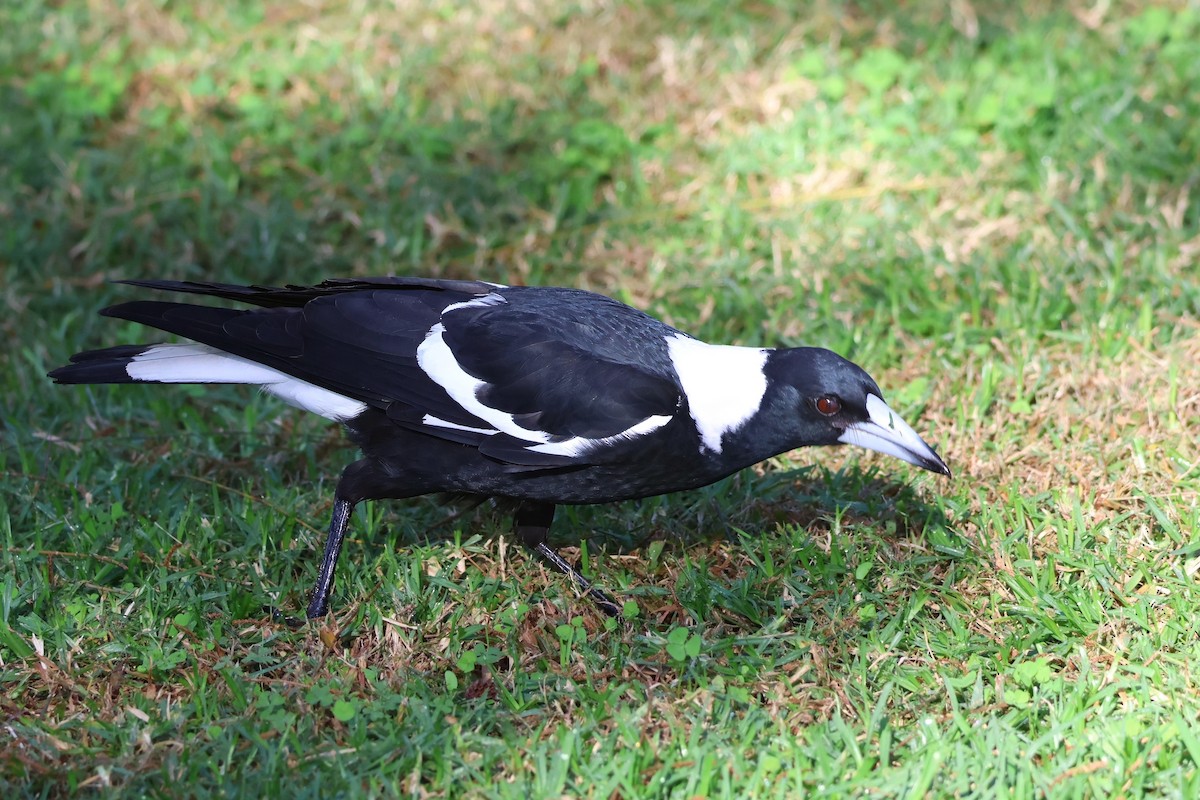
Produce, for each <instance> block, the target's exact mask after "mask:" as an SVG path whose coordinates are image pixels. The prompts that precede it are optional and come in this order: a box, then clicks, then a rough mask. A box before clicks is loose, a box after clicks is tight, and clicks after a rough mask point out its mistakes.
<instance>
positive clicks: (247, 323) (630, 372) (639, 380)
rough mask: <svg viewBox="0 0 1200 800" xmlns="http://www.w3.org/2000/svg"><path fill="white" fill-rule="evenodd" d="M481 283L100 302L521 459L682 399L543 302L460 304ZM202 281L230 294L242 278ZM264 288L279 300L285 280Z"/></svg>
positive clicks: (565, 460) (572, 446)
mask: <svg viewBox="0 0 1200 800" xmlns="http://www.w3.org/2000/svg"><path fill="white" fill-rule="evenodd" d="M476 286H479V284H471V285H470V289H471V290H470V291H463V290H462V289H459V287H458V286H454V287H453V288H441V287H439V288H437V289H430V288H428V287H424V288H415V287H414V288H412V289H411V290H406V291H395V290H394V288H393V287H386V288H385V287H379V286H371V287H362V286H360V287H357V288H356V289H355V290H350V291H347V290H344V289H343V290H341V291H333V292H330V293H327V294H319V295H317V296H315V297H310V298H308V299H307V301H306V302H305V303H304V304H303V305H302V306H299V307H289V304H286V303H284V302H274V303H270V304H268V303H266V302H263V303H260V304H261V305H264V306H267V307H265V308H262V309H257V310H249V311H242V310H234V309H224V308H213V307H206V306H196V305H191V304H181V303H163V302H148V301H140V302H132V303H125V304H122V305H119V306H114V307H113V308H110V309H106V310H105V312H104V313H105V314H107V315H109V316H115V317H119V318H122V319H128V320H132V321H135V322H140V323H143V324H146V325H150V326H152V327H156V328H159V329H161V330H166V331H169V332H171V333H175V334H178V335H180V336H184V337H187V338H189V339H193V340H195V341H197V342H200V343H202V344H206V345H209V346H211V347H215V348H217V349H219V350H222V351H225V352H227V353H231V354H233V355H236V356H239V357H242V358H245V359H249V360H251V361H254V362H257V363H260V364H263V365H266V366H268V367H271V368H273V369H276V370H278V371H280V372H283V373H285V374H287V375H290V376H293V377H295V378H298V379H300V380H302V381H306V382H307V383H311V384H313V385H315V386H319V387H322V388H324V389H328V390H330V391H332V392H335V393H337V394H339V395H343V396H345V397H348V398H353V399H355V400H358V401H360V402H363V403H366V404H367V405H369V406H373V407H375V408H377V409H380V410H382V411H384V412H385V413H386V414H387V416H388V417H389V418H390V419H391V420H392V421H393V422H395V423H396V424H400V425H403V426H405V427H408V428H411V429H415V430H420V431H422V432H425V433H428V434H431V435H434V436H438V437H440V438H443V439H448V440H450V441H455V442H459V443H462V444H468V445H472V446H475V447H478V448H479V449H480V451H481V452H482V453H483V454H485V455H487V456H488V457H491V458H493V459H496V460H498V461H503V462H506V463H510V464H514V465H523V466H534V467H558V466H572V465H578V464H583V463H588V461H587V454H588V453H589V452H591V451H593V450H594V449H595V448H596V447H597V445H598V444H603V443H604V442H605V441H606V440H608V441H611V440H613V439H614V438H632V437H636V436H638V435H641V434H643V433H648V432H650V431H651V430H654V429H656V428H657V427H660V426H661V425H664V424H666V422H667V421H668V419H669V417H670V415H673V414H674V413H675V412H676V410H677V409H678V408H679V406H680V402H681V401H680V391H679V388H678V386H677V385H676V383H675V381H674V380H672V379H671V378H670V377H669V376H668V375H664V374H656V373H654V372H652V371H648V370H646V369H644V368H642V367H639V366H637V365H635V364H626V363H620V362H618V361H614V360H612V358H611V355H612V354H611V353H601V354H597V353H595V352H590V351H589V348H588V347H587V346H586V342H584V341H582V340H580V339H579V337H578V336H576V337H575V338H574V339H573V340H571V339H568V340H564V339H563V338H562V337H561V334H560V331H561V327H562V326H561V325H560V324H558V323H557V322H556V321H555V320H553V319H547V318H546V317H545V316H544V315H542V314H533V313H521V312H520V311H518V312H517V313H507V314H506V313H503V311H504V310H505V309H502V308H499V307H497V308H496V309H494V311H495V313H490V314H477V313H462V314H460V313H457V310H463V311H474V310H475V309H474V308H471V306H472V305H473V304H479V303H483V305H482V306H480V308H481V309H483V310H486V309H485V308H484V307H485V306H486V305H487V302H486V300H485V299H484V298H486V297H488V296H489V295H480V294H479V292H480V291H481V290H478V289H475V288H474V287H476ZM482 286H484V287H485V288H486V287H487V285H486V284H482ZM205 288H206V289H209V288H212V289H218V290H219V291H220V295H219V296H226V297H227V296H230V293H231V292H232V290H233V289H236V288H237V287H223V286H222V287H208V286H206V287H205ZM464 288H467V287H464ZM267 291H280V292H281V294H280V295H279V299H280V300H281V301H282V300H283V299H284V296H283V294H282V292H286V291H287V290H267ZM203 293H206V294H217V292H216V291H204V292H203ZM490 296H492V297H495V296H496V295H490ZM239 299H245V298H239ZM260 299H265V298H260ZM460 317H461V321H462V322H463V323H469V324H459V318H460ZM556 329H557V330H556Z"/></svg>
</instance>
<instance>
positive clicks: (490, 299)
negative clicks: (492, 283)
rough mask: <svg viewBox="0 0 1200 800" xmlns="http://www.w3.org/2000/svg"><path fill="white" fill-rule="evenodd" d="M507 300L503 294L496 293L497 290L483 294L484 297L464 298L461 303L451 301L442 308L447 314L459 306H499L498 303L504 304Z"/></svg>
mask: <svg viewBox="0 0 1200 800" xmlns="http://www.w3.org/2000/svg"><path fill="white" fill-rule="evenodd" d="M507 302H508V301H507V300H505V299H504V298H503V297H502V296H500V295H498V294H496V293H495V292H488V293H487V294H485V295H483V296H482V297H476V298H474V299H473V300H464V301H463V302H461V303H451V304H450V305H448V306H446V307H445V308H443V309H442V313H443V314H445V313H446V312H448V311H454V310H456V309H459V308H479V307H480V306H498V305H501V304H504V303H507Z"/></svg>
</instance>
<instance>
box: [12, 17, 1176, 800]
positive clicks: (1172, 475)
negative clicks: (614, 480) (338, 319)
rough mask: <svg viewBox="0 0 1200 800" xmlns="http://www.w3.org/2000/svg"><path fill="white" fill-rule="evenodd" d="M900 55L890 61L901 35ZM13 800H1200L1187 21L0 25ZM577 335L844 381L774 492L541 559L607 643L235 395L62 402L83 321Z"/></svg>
mask: <svg viewBox="0 0 1200 800" xmlns="http://www.w3.org/2000/svg"><path fill="white" fill-rule="evenodd" d="M796 6H800V8H799V10H797V9H796V8H795V7H796ZM897 6H898V7H897ZM0 30H3V31H4V33H3V35H2V37H0V76H2V80H0V108H3V109H4V111H3V112H0V298H2V300H3V308H2V313H0V331H2V333H3V341H4V343H5V346H4V347H3V348H0V382H2V384H0V786H4V787H7V788H8V789H9V792H10V795H11V796H14V797H23V796H44V797H55V796H65V795H68V794H73V793H74V792H75V791H76V790H81V789H83V790H88V791H89V792H95V793H100V792H101V791H104V792H105V794H106V795H107V794H108V793H110V792H112V793H118V794H126V795H129V796H145V795H151V796H164V797H165V796H171V797H175V796H196V797H201V796H203V797H207V796H212V795H224V796H243V797H252V796H264V797H270V796H288V797H292V796H295V797H310V796H311V797H336V796H358V795H363V794H366V795H372V794H374V795H381V796H396V795H403V796H411V797H420V798H430V797H432V798H440V797H481V798H482V797H487V798H510V797H511V798H543V797H588V798H605V799H607V798H637V797H655V798H667V797H670V798H693V797H740V798H757V797H780V798H785V797H786V798H794V797H849V796H861V797H872V798H880V797H896V798H920V797H980V798H983V797H1005V796H1011V797H1022V798H1023V797H1032V796H1045V797H1079V798H1090V797H1143V796H1167V797H1194V796H1197V794H1200V769H1198V766H1197V765H1198V764H1200V723H1198V722H1197V720H1198V719H1200V638H1198V637H1200V583H1198V580H1200V578H1198V576H1197V572H1200V538H1198V533H1197V531H1198V529H1200V125H1198V124H1197V120H1200V94H1198V93H1197V91H1196V87H1197V86H1198V85H1200V5H1198V4H1197V3H1196V2H1195V0H1189V1H1188V2H1182V1H1180V2H1166V1H1165V0H1164V2H1135V1H1134V0H1113V2H1111V3H1108V2H1101V3H1092V2H1082V1H1080V2H1075V1H1074V0H1072V1H1071V2H1066V3H1058V2H1048V1H1047V2H1035V1H1034V0H1026V1H1025V2H1017V3H1010V2H1000V1H999V0H962V2H952V3H939V2H910V3H904V4H893V3H885V2H881V1H880V0H863V2H857V3H850V2H840V1H839V0H822V1H821V2H813V3H802V4H796V3H790V2H771V1H770V0H767V2H746V3H734V4H728V3H723V2H720V3H718V2H708V1H702V2H694V3H685V2H679V3H667V2H664V1H663V0H643V2H641V3H619V2H603V0H596V1H592V0H575V1H572V0H533V2H517V1H516V0H482V1H481V2H478V3H452V2H448V1H444V0H430V1H429V2H427V3H418V2H411V3H407V2H400V3H395V4H373V3H368V2H346V1H344V0H331V1H330V2H315V3H305V4H296V3H284V2H276V3H265V4H264V3H256V2H244V3H230V4H203V5H201V4H193V3H187V2H180V3H164V2H150V1H149V0H132V2H126V3H118V2H115V1H114V0H94V1H93V2H88V3H83V2H78V1H77V0H66V1H65V2H61V3H55V4H42V3H28V4H17V3H13V4H6V5H3V6H0ZM379 274H414V275H430V276H448V277H479V278H483V279H487V280H495V281H502V282H508V283H529V284H554V285H565V286H578V287H584V288H590V289H594V290H598V291H602V292H606V293H609V294H612V295H613V296H615V297H618V298H620V299H622V300H625V301H626V302H630V303H632V304H634V305H637V306H639V307H641V308H644V309H646V310H647V311H650V312H651V313H654V314H656V315H658V316H660V317H662V318H664V319H666V320H668V321H670V322H671V323H673V324H675V325H677V326H680V327H682V328H684V329H685V330H688V331H689V332H692V333H694V334H696V335H697V336H700V337H701V338H705V339H707V340H710V341H719V342H726V343H737V344H747V345H762V344H768V345H774V344H787V345H794V344H800V343H805V344H814V345H822V346H826V347H829V348H831V349H834V350H837V351H839V352H841V353H842V354H844V355H846V356H848V357H850V358H852V359H854V360H855V361H856V362H858V363H859V364H861V365H863V366H864V367H865V368H866V369H867V370H868V371H869V372H871V373H872V375H874V376H875V378H876V379H877V380H878V381H879V383H880V384H881V385H882V386H883V388H884V390H885V392H887V393H888V397H889V400H890V401H891V402H892V404H893V406H894V407H896V408H897V410H899V411H900V412H901V413H902V414H903V415H904V416H905V418H906V419H908V420H909V421H910V422H912V423H913V425H914V427H916V428H917V430H918V431H919V432H921V433H922V434H923V435H924V436H925V437H926V438H927V439H928V440H929V441H930V442H932V443H934V444H935V445H936V446H937V447H938V449H939V451H940V452H941V453H942V454H943V455H944V456H945V457H946V459H947V461H948V462H949V463H950V465H951V467H952V468H953V469H954V471H955V476H954V478H953V480H950V481H946V480H942V479H938V478H937V477H936V476H933V475H931V474H927V473H922V472H920V471H919V470H916V469H915V468H911V467H909V466H907V465H905V464H902V463H900V462H898V461H895V460H893V459H886V458H884V457H882V456H874V455H871V454H867V453H865V452H863V451H858V450H853V451H852V450H821V451H815V450H810V451H799V452H795V453H791V454H788V455H785V456H783V457H780V458H777V459H773V460H772V461H770V462H768V463H766V464H763V465H761V467H759V468H756V469H754V470H750V471H747V472H745V473H743V474H740V475H737V476H734V477H733V478H730V479H727V480H725V481H722V482H721V483H719V484H717V485H715V486H712V487H709V488H706V489H704V490H701V491H696V492H690V493H683V494H679V495H674V496H670V497H665V498H652V499H648V500H644V501H641V502H631V503H624V504H620V505H615V506H600V507H594V508H578V509H571V510H568V511H567V512H566V513H563V514H561V515H560V518H559V520H558V524H557V526H556V534H557V536H558V537H559V543H560V544H562V545H563V547H564V551H565V552H566V553H568V554H569V555H571V556H572V557H574V558H581V559H582V560H583V562H584V564H585V567H586V571H587V572H588V573H589V574H591V575H593V576H594V577H595V578H596V579H597V581H598V582H599V583H600V585H602V586H604V587H606V588H608V589H610V590H611V591H612V592H613V593H614V594H615V595H616V596H617V597H618V598H619V599H620V600H621V601H623V602H628V603H630V604H632V605H631V608H632V607H636V616H635V617H634V618H633V619H632V620H631V622H630V623H629V624H628V625H627V626H625V627H616V626H613V625H612V624H611V623H610V624H606V623H605V620H604V619H603V617H602V616H600V615H599V614H598V613H597V612H596V611H595V610H594V609H593V607H592V606H591V605H590V604H589V603H588V602H587V601H586V599H583V598H580V597H577V596H576V594H575V593H574V591H573V589H572V588H571V587H570V586H569V585H568V583H567V582H566V581H565V580H564V579H562V578H561V576H558V575H557V574H555V573H551V572H549V571H547V569H546V568H544V567H543V566H542V565H541V564H539V563H537V562H535V561H533V560H531V559H529V558H527V557H526V556H525V554H524V553H523V552H522V551H521V550H520V548H519V547H518V546H517V545H516V544H515V543H514V542H512V541H511V540H507V539H506V538H505V536H504V535H505V533H506V531H507V526H508V524H509V523H508V521H507V520H506V519H505V517H504V516H503V515H502V514H501V513H499V512H498V511H496V510H494V509H492V508H490V507H489V506H488V505H484V506H481V507H479V508H477V509H473V510H472V509H469V508H466V507H453V506H449V507H448V506H445V505H441V504H439V503H438V502H437V501H435V500H433V499H421V500H415V501H408V502H396V503H375V504H367V505H366V506H363V507H362V509H361V513H360V514H359V515H358V516H357V517H356V519H355V521H354V525H353V528H352V537H353V538H352V539H351V541H349V542H348V544H347V546H346V550H345V553H344V557H343V560H342V566H341V570H340V573H339V578H340V580H339V583H338V588H337V592H336V594H335V597H334V607H335V614H334V616H333V617H331V618H329V619H328V621H326V622H324V623H321V624H317V625H312V626H307V627H305V628H303V629H300V630H296V631H293V630H290V629H289V628H287V627H286V626H284V625H281V624H277V623H275V622H273V621H272V620H271V619H270V618H269V617H267V616H265V615H264V613H263V611H262V608H263V606H264V605H266V604H275V605H278V606H281V607H284V608H286V609H290V610H293V611H298V610H300V609H302V608H303V606H304V604H305V602H306V599H307V593H308V591H309V589H310V587H311V584H312V581H313V580H314V578H315V575H316V568H317V556H318V550H319V547H320V546H321V543H322V540H323V530H324V526H325V525H326V522H327V515H328V513H329V510H330V506H331V501H332V490H333V486H334V482H335V481H336V478H337V476H338V474H339V472H340V470H341V468H342V466H344V465H345V463H347V462H348V461H349V460H351V459H352V458H353V457H354V454H353V452H352V450H351V449H350V448H349V447H348V446H347V444H346V442H345V440H344V439H343V437H342V436H341V435H340V433H339V432H338V431H336V430H334V429H332V428H331V427H330V426H328V425H327V424H325V423H324V422H323V421H322V420H320V419H316V418H312V417H307V416H305V415H303V414H302V413H301V412H298V411H295V410H292V409H290V408H288V407H286V406H283V405H282V404H280V403H278V402H277V401H272V400H271V399H270V398H266V397H262V396H259V395H258V394H256V393H254V392H251V391H248V390H239V389H237V388H230V387H223V388H211V389H209V388H199V387H161V386H159V387H154V386H150V387H55V386H52V385H51V384H50V382H49V381H48V379H46V377H45V372H46V371H47V370H48V369H51V368H53V367H55V366H58V365H60V364H62V363H64V361H65V359H66V358H67V357H68V356H69V355H70V354H71V353H73V352H75V351H77V350H80V349H85V348H93V347H99V346H105V345H110V344H117V343H122V342H135V341H147V340H150V341H152V340H154V339H155V338H156V336H155V334H153V333H149V332H147V331H145V330H143V329H139V328H138V327H137V326H134V325H130V324H124V323H119V322H116V321H114V320H106V319H101V318H99V317H98V316H97V315H96V311H97V310H99V309H100V308H101V307H103V306H104V305H106V304H109V303H112V302H115V301H119V300H122V299H132V298H134V297H135V296H138V293H137V292H136V291H133V290H130V289H128V288H127V287H119V286H113V285H111V284H108V283H106V281H108V280H110V279H117V278H124V277H165V278H177V279H199V280H216V281H227V282H256V283H266V284H279V283H309V282H315V281H319V280H321V279H322V278H325V277H334V276H354V275H379Z"/></svg>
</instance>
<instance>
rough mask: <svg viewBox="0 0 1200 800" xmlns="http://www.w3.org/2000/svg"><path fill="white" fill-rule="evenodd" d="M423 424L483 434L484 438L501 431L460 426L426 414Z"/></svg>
mask: <svg viewBox="0 0 1200 800" xmlns="http://www.w3.org/2000/svg"><path fill="white" fill-rule="evenodd" d="M421 424H422V425H428V426H430V427H432V428H451V429H453V430H456V431H469V432H470V433H482V434H483V435H484V436H495V435H496V434H497V433H499V432H500V431H496V430H492V429H491V428H473V427H471V426H470V425H459V424H458V423H457V422H451V421H450V420H447V419H441V418H440V417H435V416H434V415H433V414H426V415H425V416H423V417H421Z"/></svg>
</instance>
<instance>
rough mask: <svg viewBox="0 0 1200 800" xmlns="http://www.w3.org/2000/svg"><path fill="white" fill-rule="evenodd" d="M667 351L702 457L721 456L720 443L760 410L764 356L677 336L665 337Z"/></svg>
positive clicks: (764, 382)
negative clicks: (705, 453)
mask: <svg viewBox="0 0 1200 800" xmlns="http://www.w3.org/2000/svg"><path fill="white" fill-rule="evenodd" d="M667 349H668V351H669V352H670V355H671V363H672V364H673V365H674V366H675V374H676V375H678V376H679V382H680V383H681V384H683V393H684V394H685V395H687V401H688V408H689V409H690V410H691V414H692V420H693V421H694V422H695V423H696V431H697V433H699V434H700V444H701V448H700V449H701V451H703V450H705V449H708V450H711V451H713V452H714V453H720V452H721V439H722V437H724V435H725V434H726V433H728V432H730V431H733V430H737V429H738V428H739V427H741V426H742V425H743V424H745V422H746V421H747V420H748V419H750V418H751V417H752V416H754V415H755V413H757V411H758V409H759V407H760V406H761V405H762V399H763V395H764V394H766V392H767V376H766V375H764V374H763V365H764V364H766V363H767V353H768V351H767V350H765V349H763V348H760V347H733V346H730V345H723V344H707V343H705V342H701V341H699V340H697V339H692V338H691V337H687V336H678V335H673V336H668V337H667Z"/></svg>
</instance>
